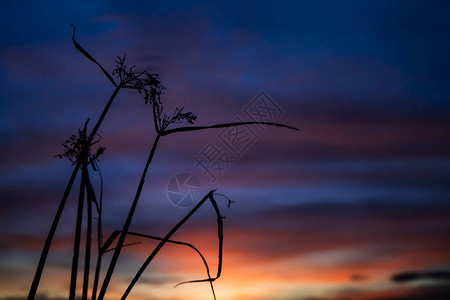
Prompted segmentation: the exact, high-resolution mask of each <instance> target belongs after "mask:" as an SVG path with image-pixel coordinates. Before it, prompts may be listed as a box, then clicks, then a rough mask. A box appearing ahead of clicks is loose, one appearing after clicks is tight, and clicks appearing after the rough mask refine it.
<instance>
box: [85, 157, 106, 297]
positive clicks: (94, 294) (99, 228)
mask: <svg viewBox="0 0 450 300" xmlns="http://www.w3.org/2000/svg"><path fill="white" fill-rule="evenodd" d="M94 164H95V167H96V169H97V170H98V174H99V176H100V202H99V203H97V200H96V199H95V193H94V189H93V188H92V185H91V183H90V182H89V181H88V182H87V191H88V193H92V196H91V197H92V199H94V203H95V204H96V208H97V216H98V219H97V263H96V266H95V275H94V283H93V285H92V300H96V299H97V288H98V280H99V278H100V269H101V266H102V256H103V253H102V251H101V248H102V205H103V177H102V173H101V171H100V168H99V167H98V165H97V163H96V162H95V161H94Z"/></svg>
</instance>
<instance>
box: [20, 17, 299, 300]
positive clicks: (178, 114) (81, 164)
mask: <svg viewBox="0 0 450 300" xmlns="http://www.w3.org/2000/svg"><path fill="white" fill-rule="evenodd" d="M72 26H73V25H72ZM72 41H73V44H74V47H75V48H76V49H77V50H78V51H79V52H81V53H82V54H83V55H84V56H85V57H86V58H88V59H89V60H90V61H92V62H93V63H95V64H96V65H97V66H98V67H99V68H100V69H101V71H102V72H103V73H104V75H105V76H106V77H107V79H108V80H109V81H110V83H111V84H112V85H113V86H114V87H115V89H114V91H113V93H112V95H111V97H110V98H109V100H108V102H107V103H106V105H105V107H104V109H103V111H102V113H101V115H100V117H99V119H98V120H97V122H96V123H95V125H94V127H93V128H92V131H91V132H90V134H89V135H88V134H87V125H88V122H89V120H88V121H86V123H85V125H84V127H83V129H81V130H79V131H78V135H77V136H76V135H72V136H71V137H70V138H69V139H68V140H66V141H65V142H64V144H63V146H64V149H65V152H64V153H63V154H60V155H57V157H59V158H68V159H69V160H70V161H71V163H72V166H73V172H72V175H71V176H70V178H69V182H68V184H67V186H66V189H65V191H64V194H63V196H62V198H61V201H60V203H59V206H58V209H57V211H56V214H55V217H54V219H53V222H52V225H51V227H50V230H49V233H48V235H47V239H46V241H45V244H44V247H43V249H42V253H41V256H40V259H39V262H38V265H37V268H36V272H35V276H34V278H33V281H32V284H31V287H30V291H29V294H28V300H34V299H35V297H36V293H37V290H38V287H39V283H40V279H41V277H42V273H43V270H44V267H45V263H46V259H47V257H48V254H49V250H50V246H51V244H52V241H53V238H54V235H55V232H56V230H57V227H58V224H59V221H60V219H61V215H62V212H63V210H64V207H65V204H66V202H67V198H68V196H69V194H70V192H71V189H72V186H73V184H74V181H75V178H76V177H77V175H78V173H79V171H80V169H81V180H80V190H79V193H78V206H77V214H76V225H75V234H74V248H73V258H72V268H71V280H70V288H69V299H70V300H74V299H75V298H76V288H77V272H78V262H79V256H80V241H81V228H82V226H81V225H82V218H83V206H84V201H85V200H86V203H87V205H86V206H87V229H86V231H87V232H86V243H85V261H84V272H83V284H82V299H83V300H85V299H86V300H87V299H88V297H89V296H88V294H89V272H90V269H91V267H90V266H91V263H90V259H91V247H92V218H93V213H92V205H93V204H94V206H95V208H96V209H95V210H96V214H97V219H98V221H97V262H96V266H95V273H94V280H93V284H92V290H91V296H90V298H91V299H92V300H97V299H98V300H103V299H104V297H105V295H106V292H107V290H108V287H109V283H110V281H111V278H112V276H113V274H114V272H115V268H116V265H117V262H118V260H119V257H120V254H121V251H122V249H123V248H124V247H126V246H128V245H126V244H125V239H126V237H127V236H128V235H137V236H141V237H144V238H150V239H155V240H159V241H160V242H159V243H158V245H157V246H156V248H155V249H153V250H152V251H151V252H150V254H149V255H148V257H147V259H146V260H145V262H144V263H143V264H142V266H141V267H140V269H139V270H138V271H137V272H136V274H135V276H134V277H133V278H132V280H131V281H130V283H129V285H128V287H127V289H126V290H125V291H124V294H123V295H122V297H121V299H126V298H127V296H128V295H129V293H130V292H131V290H132V289H133V287H134V286H135V284H136V283H137V281H138V280H139V278H140V276H141V275H142V274H143V272H144V271H145V269H146V268H147V266H148V265H149V264H150V262H151V261H152V260H153V259H154V258H155V256H156V255H157V254H158V252H159V251H160V250H161V248H162V247H164V245H165V244H167V243H174V244H179V245H184V246H187V247H190V248H192V249H194V250H195V251H196V252H197V253H198V254H199V255H200V257H201V259H202V261H203V264H204V265H205V267H206V271H207V276H208V278H207V279H200V280H191V281H186V282H182V283H180V284H185V283H194V282H209V284H210V286H211V290H212V294H213V297H214V299H215V298H216V295H215V292H214V287H213V284H212V283H213V281H214V280H216V279H217V278H219V277H220V274H221V270H222V254H223V252H222V248H223V222H222V218H223V217H222V216H221V213H220V210H219V207H218V205H217V202H216V200H215V198H214V196H215V195H217V196H219V195H220V196H224V195H222V194H218V193H215V190H211V191H209V192H208V193H207V194H206V195H205V196H204V197H203V198H202V200H201V201H199V202H198V203H197V204H196V205H195V206H194V207H193V208H192V209H191V210H190V212H189V213H188V214H187V215H186V216H185V217H184V218H183V219H182V220H180V221H179V222H178V223H177V224H175V225H174V226H173V227H172V229H171V230H170V231H169V232H168V233H167V234H166V235H165V236H164V237H162V238H161V237H155V236H150V235H146V234H143V233H132V232H129V229H130V225H131V223H132V220H133V217H134V214H135V211H136V208H137V205H138V203H139V199H140V196H141V192H142V189H143V187H144V183H145V178H146V175H147V172H148V170H149V167H150V165H151V163H152V160H153V157H154V155H155V152H156V149H157V146H158V143H159V141H160V140H161V138H162V137H164V136H167V135H171V134H173V133H183V132H188V131H199V130H207V129H218V128H227V127H235V126H244V125H267V126H275V127H280V128H286V129H291V130H297V131H298V129H297V128H295V127H292V126H287V125H284V124H279V123H271V122H233V123H223V124H214V125H209V126H191V125H193V124H194V122H195V121H196V119H197V117H196V115H195V114H194V113H192V112H186V111H185V110H184V107H181V108H176V109H175V111H174V112H173V113H172V114H166V113H165V111H164V106H163V103H162V101H161V95H162V94H163V91H164V89H165V88H164V86H162V84H161V81H160V80H159V77H158V75H157V74H152V73H149V72H147V71H141V72H137V71H135V66H132V67H127V66H126V64H125V60H126V56H123V57H118V59H117V60H116V68H115V69H114V71H113V72H112V74H109V73H108V72H107V71H106V70H105V69H104V68H103V67H102V66H101V64H100V63H99V62H98V61H97V60H95V59H94V58H93V57H92V56H91V55H90V54H89V53H88V52H87V51H86V50H85V49H84V48H83V47H82V46H81V45H80V44H78V43H77V42H76V40H75V26H73V35H72ZM113 76H115V77H116V79H117V80H118V83H117V82H116V81H115V79H114V78H113ZM123 88H125V89H133V90H136V91H137V92H138V93H139V94H140V95H141V96H142V97H143V98H144V100H145V101H144V102H145V104H149V105H151V106H152V116H153V124H154V129H155V132H156V134H157V135H156V138H155V140H154V141H153V145H152V147H151V149H150V151H149V154H148V158H147V161H146V163H145V165H144V168H143V171H142V175H141V178H140V180H139V183H138V187H137V190H136V193H135V196H134V198H133V201H132V202H131V206H130V208H129V211H128V215H127V217H126V219H125V221H124V224H123V226H122V228H121V230H116V231H114V232H113V233H112V234H111V236H110V237H109V238H108V240H107V241H106V242H105V243H103V241H102V234H103V232H102V205H103V199H102V198H103V196H102V195H103V180H102V178H101V172H100V169H99V166H98V162H97V159H98V157H99V156H100V155H101V154H103V152H104V150H105V149H104V148H102V147H99V148H98V150H97V152H96V153H95V154H93V153H91V148H92V146H94V145H95V144H97V143H98V142H99V140H97V141H94V138H95V137H96V136H97V132H98V130H99V128H100V126H101V124H102V122H103V120H104V118H105V117H106V115H107V113H108V111H109V109H110V107H111V105H112V103H113V101H114V100H115V98H116V97H117V95H118V93H119V91H120V90H121V89H123ZM181 123H187V124H189V126H183V127H173V126H174V125H175V124H181ZM171 127H172V128H171ZM90 169H92V170H93V171H96V172H98V173H99V176H100V179H101V180H100V181H101V187H100V198H99V201H97V197H96V193H95V190H94V187H93V185H92V183H91V181H90V176H89V170H90ZM208 200H209V202H210V203H211V204H212V206H213V208H214V211H215V213H216V216H217V228H218V233H217V237H218V242H219V255H218V257H219V262H218V269H217V274H216V276H215V277H211V275H210V270H209V267H208V264H207V262H206V260H205V258H204V256H203V255H202V254H201V252H200V251H199V250H198V249H197V248H195V247H194V246H193V245H191V244H188V243H184V242H181V241H174V240H171V237H172V235H173V234H174V233H175V232H176V231H177V230H178V229H180V228H181V227H182V226H183V224H184V223H185V222H186V221H187V220H188V219H189V218H190V217H191V216H192V215H193V214H194V213H195V212H196V211H197V210H198V209H199V208H200V207H201V206H202V205H203V204H204V203H205V202H207V201H208ZM227 200H228V205H230V203H231V202H232V201H231V200H229V199H228V198H227ZM113 240H117V243H116V246H115V248H113V249H108V248H109V246H110V245H111V243H112V242H113ZM108 252H113V254H112V257H111V260H110V262H109V265H108V267H107V270H106V273H105V277H104V279H103V280H102V281H101V280H100V271H101V268H102V257H103V256H104V255H105V253H108ZM180 284H178V285H180ZM99 288H100V289H99ZM98 289H99V290H98ZM97 291H98V294H97Z"/></svg>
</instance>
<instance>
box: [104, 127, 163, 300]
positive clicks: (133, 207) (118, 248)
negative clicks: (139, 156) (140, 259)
mask: <svg viewBox="0 0 450 300" xmlns="http://www.w3.org/2000/svg"><path fill="white" fill-rule="evenodd" d="M159 138H160V135H159V134H158V135H157V136H156V139H155V141H154V143H153V147H152V150H151V151H150V154H149V156H148V159H147V163H146V164H145V167H144V171H143V172H142V176H141V180H140V181H139V186H138V188H137V191H136V195H135V197H134V200H133V203H132V204H131V208H130V211H129V212H128V216H127V219H126V220H125V224H124V226H123V229H122V232H121V234H120V236H119V240H118V242H117V246H116V249H115V250H114V254H113V257H112V258H111V262H110V263H109V267H108V270H107V271H106V274H105V279H104V280H103V284H102V287H101V289H100V292H99V295H98V299H99V300H103V298H104V297H105V294H106V290H107V289H108V285H109V282H110V281H111V277H112V274H113V273H114V269H115V267H116V264H117V261H118V259H119V255H120V251H121V250H122V247H123V244H124V242H125V238H126V236H127V232H128V229H129V228H130V225H131V220H132V219H133V215H134V212H135V210H136V206H137V204H138V201H139V198H140V196H141V192H142V188H143V187H144V182H145V176H146V175H147V171H148V168H149V166H150V163H151V162H152V159H153V156H154V154H155V150H156V146H157V145H158V141H159Z"/></svg>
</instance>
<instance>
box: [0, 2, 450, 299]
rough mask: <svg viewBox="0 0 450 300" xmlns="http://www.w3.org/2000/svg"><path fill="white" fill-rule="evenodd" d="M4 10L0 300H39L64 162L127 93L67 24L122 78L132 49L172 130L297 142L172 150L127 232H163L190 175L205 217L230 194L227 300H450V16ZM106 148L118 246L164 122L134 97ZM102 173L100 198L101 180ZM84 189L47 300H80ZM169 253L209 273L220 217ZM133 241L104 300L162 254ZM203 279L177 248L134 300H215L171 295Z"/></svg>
mask: <svg viewBox="0 0 450 300" xmlns="http://www.w3.org/2000/svg"><path fill="white" fill-rule="evenodd" d="M0 14H1V17H0V25H1V26H0V28H1V29H0V30H1V40H0V108H1V109H0V139H1V145H2V147H1V148H0V153H1V157H2V159H1V164H0V204H1V209H0V300H6V299H8V300H13V299H14V300H21V299H25V298H26V296H27V294H28V290H29V287H30V284H31V281H32V279H33V276H34V272H35V269H36V266H37V262H38V259H39V255H40V252H41V250H42V247H43V244H44V241H45V238H46V236H47V233H48V230H49V228H50V225H51V222H52V220H53V217H54V214H55V212H56V209H57V207H58V205H59V201H60V199H61V196H62V194H63V192H64V188H65V186H66V184H67V182H68V180H69V177H70V174H71V172H72V169H73V166H71V163H70V162H69V161H67V160H64V159H58V158H55V155H57V154H60V153H62V152H63V151H64V149H63V146H62V143H63V142H64V141H65V140H66V139H67V138H68V137H69V136H70V135H71V134H74V133H77V130H78V129H79V128H82V127H83V125H84V123H85V122H86V120H87V119H88V118H90V122H89V123H88V129H89V130H90V129H92V126H93V124H94V121H95V120H96V119H97V118H98V117H99V115H100V113H101V111H102V109H103V107H104V105H105V104H106V102H107V100H108V99H109V97H110V96H111V94H112V93H113V91H114V86H113V85H112V84H111V83H110V82H109V81H108V79H107V78H106V76H105V75H104V74H103V73H102V72H101V70H100V69H99V68H98V67H97V66H96V65H95V64H93V63H92V62H91V61H89V60H88V59H87V58H86V57H85V56H83V55H82V54H81V53H80V52H79V51H78V50H77V49H75V47H74V46H73V44H72V40H71V38H72V28H71V27H70V25H71V24H75V25H76V36H75V38H76V40H77V42H78V43H79V44H80V45H81V46H82V47H83V48H84V49H85V50H86V51H88V52H89V53H90V54H91V55H92V56H93V57H94V58H95V59H96V60H97V61H98V62H99V63H100V64H102V66H103V67H104V68H105V69H106V70H108V71H109V72H112V71H113V70H114V68H115V60H117V56H119V57H123V55H124V54H125V53H126V62H127V65H129V66H132V65H135V66H136V67H135V69H136V70H138V71H144V70H145V71H148V72H150V73H155V74H159V78H160V80H161V82H162V84H163V85H164V86H165V87H166V90H165V91H164V95H163V96H162V99H161V100H162V102H163V104H164V109H165V112H167V114H170V115H171V114H172V112H173V111H174V109H175V108H176V107H184V109H185V111H186V112H193V113H194V114H195V115H196V116H197V120H196V122H195V124H196V125H211V124H215V123H227V122H232V121H252V120H258V118H260V117H261V114H262V116H263V117H262V118H263V119H264V120H265V121H270V122H278V123H283V124H287V125H290V126H294V127H297V128H299V129H300V130H299V131H294V130H289V129H285V128H275V127H260V126H255V125H253V126H247V127H243V128H241V129H242V130H240V131H229V130H228V129H211V130H205V131H199V132H186V133H177V134H173V135H169V136H165V137H162V138H161V140H160V143H159V145H158V148H157V149H156V152H155V157H154V160H153V162H152V164H151V166H150V168H149V171H148V174H147V176H146V181H145V186H144V189H143V192H142V197H141V200H140V202H139V204H138V208H137V212H136V214H135V216H134V219H133V222H132V224H131V229H130V230H132V231H134V232H139V233H143V234H150V235H156V236H163V235H165V234H166V233H167V232H168V231H169V230H170V229H171V228H172V226H174V224H176V222H178V221H179V220H180V219H181V218H183V217H184V216H185V215H186V214H187V213H188V212H189V209H190V208H189V207H180V206H183V205H181V203H178V205H177V202H176V201H174V198H173V193H172V194H171V193H170V192H171V191H172V192H173V191H174V190H173V189H174V187H173V186H172V185H170V184H169V183H170V182H172V183H173V180H176V179H180V178H185V177H186V176H185V175H183V174H188V175H187V176H193V177H192V178H196V181H195V182H194V183H193V186H194V187H197V188H198V187H200V188H201V192H200V194H195V195H196V196H195V197H194V201H196V200H198V198H199V197H201V196H198V195H204V194H206V193H207V192H208V191H209V190H212V189H217V191H216V193H217V195H216V196H215V199H216V200H217V202H218V204H219V207H220V209H221V212H222V215H223V216H225V217H226V218H224V219H223V222H224V248H223V251H224V252H223V272H222V275H221V277H220V278H219V279H218V280H217V281H215V283H214V286H215V292H216V295H217V299H222V300H256V299H258V300H261V299H262V300H266V299H267V300H268V299H271V300H312V299H314V300H341V299H348V300H368V299H379V300H394V299H395V300H402V299H413V300H422V299H448V297H449V296H450V280H449V278H450V240H449V238H448V237H449V236H450V187H449V184H448V182H449V180H450V82H449V81H450V80H449V79H450V71H449V70H450V57H449V53H450V51H449V50H450V39H449V36H450V19H449V18H448V16H449V15H450V4H449V3H448V2H446V1H414V0H412V1H381V0H380V1H215V2H212V1H211V2H207V1H198V2H193V1H135V0H129V1H47V0H42V1H8V2H6V3H3V4H2V10H1V13H0ZM256 112H257V113H259V115H258V114H256ZM177 126H192V125H189V124H174V125H172V128H175V127H177ZM98 133H99V135H98V136H97V138H96V139H97V140H100V141H99V142H98V144H97V145H96V146H94V148H95V147H97V146H98V145H101V146H103V147H105V148H106V150H105V153H104V155H102V156H101V157H100V161H99V165H100V169H101V172H102V175H103V183H104V187H103V190H104V192H103V206H104V210H103V214H102V218H103V228H104V232H103V233H104V238H105V239H106V238H107V237H108V236H109V235H110V234H111V233H112V232H113V231H114V230H119V229H121V228H122V226H123V222H124V221H125V218H126V215H127V213H128V210H129V207H130V205H131V201H132V199H133V197H134V194H135V192H136V188H137V186H138V182H139V178H140V176H141V174H142V170H143V169H144V164H145V161H146V159H147V156H148V154H149V151H150V149H151V147H152V144H153V141H154V139H155V138H156V132H155V129H154V127H153V120H152V110H151V106H150V105H148V104H147V105H145V104H144V100H143V99H142V95H139V94H138V93H137V92H136V91H133V90H121V91H120V92H119V94H118V96H117V97H116V99H115V100H114V103H113V105H112V106H111V109H110V110H109V112H108V115H107V116H106V118H105V120H104V122H103V123H102V126H101V127H100V130H99V132H98ZM211 151H215V152H211ZM214 153H215V154H214ZM212 154H214V158H211V155H212ZM207 155H209V158H210V159H209V160H208V156H207ZM219 158H220V159H219ZM199 161H200V162H202V163H199ZM205 163H206V167H205ZM202 166H203V167H202ZM219 166H220V167H222V169H219V168H218V167H219ZM90 172H91V175H90V176H91V178H92V181H93V183H94V188H95V190H96V191H97V195H99V191H100V180H99V173H98V172H95V171H93V170H90ZM174 178H175V179H174ZM79 184H80V180H79V177H77V180H76V181H75V184H74V187H73V189H72V192H71V195H70V197H69V200H68V203H67V205H66V207H65V210H64V213H63V215H62V219H61V222H60V224H59V227H58V230H57V233H56V235H55V239H54V241H53V244H52V248H51V251H50V254H49V258H48V260H47V264H46V267H45V270H44V273H43V276H42V281H41V285H40V287H39V290H38V295H39V299H53V300H59V299H66V298H67V294H68V289H69V278H70V265H71V259H72V255H73V252H72V249H73V235H74V230H75V218H76V207H77V193H78V189H79ZM180 191H181V192H180V193H181V195H187V194H186V193H188V191H192V190H188V186H186V185H185V186H181V190H180ZM189 195H190V194H189ZM222 195H223V196H222ZM224 196H226V197H228V198H229V199H231V200H232V201H234V203H232V205H231V206H230V207H229V208H228V207H227V203H228V200H227V199H226V198H225V197H224ZM177 199H178V198H177ZM174 203H175V204H174ZM183 203H185V202H183ZM185 206H186V205H185ZM187 206H189V205H187ZM95 222H96V220H94V224H96V223H95ZM83 226H84V227H83V228H84V229H85V226H86V225H85V224H84V225H83ZM173 238H174V239H176V240H180V241H184V242H188V243H192V244H193V245H195V246H196V247H197V248H198V249H199V250H200V251H201V252H202V253H203V254H204V255H205V258H206V259H207V260H208V264H209V266H210V268H211V270H212V274H215V272H216V269H217V262H218V257H217V255H218V252H217V251H218V241H217V225H216V216H215V213H214V210H213V208H212V206H211V205H210V204H209V203H205V204H204V205H203V206H202V207H201V208H200V210H199V211H197V213H196V214H195V215H194V216H193V217H192V218H191V219H190V220H189V221H188V222H187V223H186V224H185V225H184V226H183V227H182V229H180V231H179V232H177V233H176V234H175V235H174V237H173ZM134 242H140V243H139V244H136V245H131V246H128V247H125V248H124V250H123V252H122V255H121V257H120V259H119V264H118V266H117V269H116V272H115V274H114V276H113V278H112V281H111V285H110V289H109V290H108V293H107V294H106V299H108V300H113V299H118V298H120V296H121V295H122V293H123V291H124V290H125V289H126V287H127V286H128V283H129V282H130V281H131V279H132V278H133V276H134V274H135V273H136V272H137V270H138V269H139V267H140V266H141V264H142V263H143V262H144V261H145V259H146V258H147V256H148V255H149V253H150V252H151V251H152V249H153V248H154V247H155V246H156V243H155V242H153V241H149V240H146V239H142V238H136V237H134V238H129V239H127V243H134ZM83 245H84V244H83ZM82 249H84V248H82ZM93 255H96V252H95V251H94V252H93ZM110 257H111V254H110V253H107V254H105V256H104V261H108V260H109V259H110ZM105 265H106V263H104V266H105ZM79 273H80V274H81V264H80V272H79ZM205 276H206V275H205V271H204V266H203V265H202V261H201V259H200V258H199V257H198V256H197V255H196V254H195V252H194V251H192V250H191V249H189V248H187V247H182V246H179V245H168V246H165V247H164V248H163V250H162V251H161V252H160V253H159V254H158V256H157V257H156V259H155V260H154V261H153V262H152V263H151V264H150V266H149V268H147V270H146V271H145V272H144V274H143V276H142V278H141V279H140V281H138V283H137V284H136V286H135V289H134V290H133V291H132V293H131V294H130V296H129V297H128V299H130V300H139V299H156V300H169V299H170V300H181V299H198V300H203V299H213V296H212V294H211V290H210V287H209V284H208V283H193V284H186V285H182V286H179V287H177V288H173V286H174V285H176V284H177V283H179V282H181V281H186V280H195V279H202V278H205ZM79 279H80V281H79V282H81V275H80V276H79ZM78 291H81V286H79V288H78ZM79 294H80V293H79Z"/></svg>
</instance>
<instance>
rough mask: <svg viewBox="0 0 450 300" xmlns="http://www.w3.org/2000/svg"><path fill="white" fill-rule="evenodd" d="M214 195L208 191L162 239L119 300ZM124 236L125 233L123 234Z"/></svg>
mask: <svg viewBox="0 0 450 300" xmlns="http://www.w3.org/2000/svg"><path fill="white" fill-rule="evenodd" d="M213 193H214V190H212V191H210V192H209V193H208V194H206V195H205V196H204V197H203V199H202V200H200V201H199V202H198V203H197V205H195V207H194V208H193V209H192V210H191V211H190V212H189V213H188V214H187V215H186V216H185V217H184V218H183V219H182V220H181V221H180V222H178V223H177V224H176V225H175V226H174V227H173V228H172V229H171V230H170V231H169V233H168V234H166V236H165V237H164V239H163V240H162V241H161V242H160V243H159V244H158V246H156V248H155V249H154V250H153V252H152V253H151V254H150V255H149V257H148V258H147V259H146V260H145V262H144V263H143V264H142V266H141V268H140V269H139V271H138V272H137V273H136V275H135V276H134V278H133V280H132V281H131V282H130V284H129V285H128V288H127V289H126V291H125V293H124V294H123V295H122V298H120V299H121V300H124V299H126V298H127V296H128V294H129V293H130V292H131V290H132V289H133V287H134V285H135V284H136V282H137V281H138V280H139V278H140V277H141V275H142V273H144V271H145V269H146V268H147V266H148V265H149V264H150V262H151V261H152V260H153V258H154V257H155V256H156V254H158V252H159V250H161V248H162V247H163V246H164V244H165V243H166V242H167V241H168V240H169V239H170V237H171V236H172V235H173V234H174V233H175V232H176V231H177V230H178V229H180V227H181V226H182V225H183V224H184V223H185V222H186V221H187V220H188V219H189V218H190V217H191V216H192V215H193V214H194V213H195V212H196V211H197V210H198V209H199V208H200V207H201V206H202V205H203V203H205V201H206V200H207V199H209V198H210V197H212V194H213ZM122 235H124V232H122ZM125 235H126V233H125Z"/></svg>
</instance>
